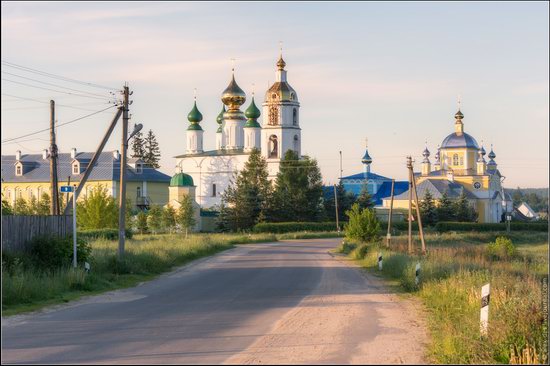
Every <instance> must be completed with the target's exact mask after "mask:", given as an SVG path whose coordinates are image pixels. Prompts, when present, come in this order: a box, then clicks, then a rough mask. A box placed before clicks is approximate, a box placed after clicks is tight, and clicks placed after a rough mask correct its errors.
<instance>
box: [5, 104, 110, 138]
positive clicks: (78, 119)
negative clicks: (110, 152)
mask: <svg viewBox="0 0 550 366" xmlns="http://www.w3.org/2000/svg"><path fill="white" fill-rule="evenodd" d="M113 107H115V106H114V105H112V106H109V107H107V108H105V109H102V110H100V111H96V112H93V113H90V114H87V115H85V116H82V117H78V118H75V119H73V120H71V121H67V122H63V123H59V124H56V127H61V126H65V125H68V124H69V123H74V122H77V121H80V120H82V119H84V118H88V117H91V116H93V115H95V114H98V113H101V112H103V111H106V110H107V109H109V108H113ZM49 130H50V129H49V128H46V129H43V130H39V131H35V132H31V133H28V134H26V135H22V136H19V137H14V138H11V139H7V140H4V141H2V144H4V143H6V142H9V141H14V140H19V139H21V138H23V137H28V136H32V135H36V134H38V133H41V132H44V131H49Z"/></svg>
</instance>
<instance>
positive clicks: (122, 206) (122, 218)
mask: <svg viewBox="0 0 550 366" xmlns="http://www.w3.org/2000/svg"><path fill="white" fill-rule="evenodd" d="M129 97H130V91H129V88H128V84H126V85H125V86H124V102H123V107H122V108H123V109H122V144H121V154H120V195H119V205H118V207H119V211H118V259H119V260H122V258H123V257H124V244H125V242H126V161H127V156H126V153H127V150H128V119H129V118H128V106H129V102H128V98H129Z"/></svg>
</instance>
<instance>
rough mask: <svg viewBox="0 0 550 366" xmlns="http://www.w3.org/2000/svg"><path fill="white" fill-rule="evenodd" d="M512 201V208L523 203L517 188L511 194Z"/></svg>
mask: <svg viewBox="0 0 550 366" xmlns="http://www.w3.org/2000/svg"><path fill="white" fill-rule="evenodd" d="M512 201H513V204H514V206H516V207H517V206H519V205H520V204H521V202H522V201H523V192H522V191H521V189H520V188H519V187H517V188H516V190H515V191H514V193H513V194H512Z"/></svg>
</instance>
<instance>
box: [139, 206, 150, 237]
mask: <svg viewBox="0 0 550 366" xmlns="http://www.w3.org/2000/svg"><path fill="white" fill-rule="evenodd" d="M136 229H137V230H138V231H139V233H140V234H143V233H146V232H147V231H148V230H149V228H148V227H147V214H146V213H145V212H144V211H140V212H139V213H138V214H137V220H136Z"/></svg>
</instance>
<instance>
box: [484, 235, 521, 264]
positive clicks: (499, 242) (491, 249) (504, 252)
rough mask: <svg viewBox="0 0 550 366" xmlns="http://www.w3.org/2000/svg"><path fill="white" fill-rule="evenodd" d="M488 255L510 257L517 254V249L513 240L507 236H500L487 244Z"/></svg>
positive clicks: (492, 257) (501, 257) (495, 257)
mask: <svg viewBox="0 0 550 366" xmlns="http://www.w3.org/2000/svg"><path fill="white" fill-rule="evenodd" d="M487 255H488V256H489V258H491V259H502V260H506V259H510V258H513V257H515V256H516V255H517V250H516V247H515V246H514V244H513V243H512V240H510V239H509V238H507V237H505V236H499V237H497V238H496V240H495V241H494V242H492V243H489V245H488V246H487Z"/></svg>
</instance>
